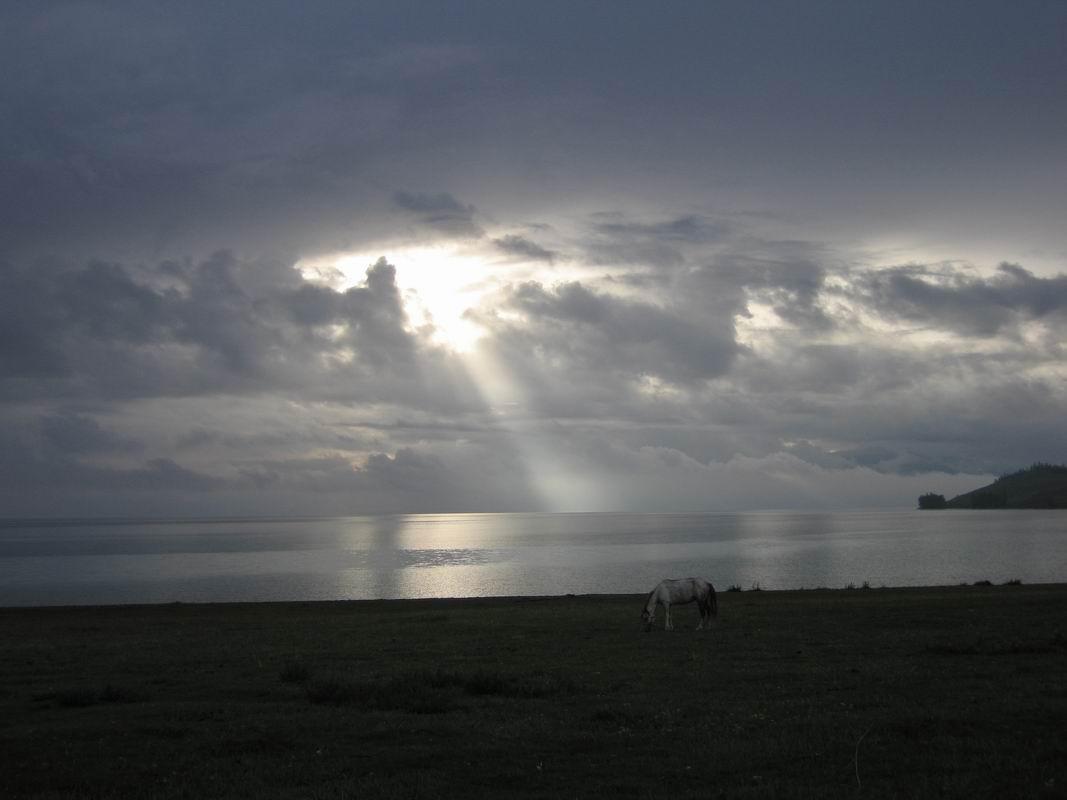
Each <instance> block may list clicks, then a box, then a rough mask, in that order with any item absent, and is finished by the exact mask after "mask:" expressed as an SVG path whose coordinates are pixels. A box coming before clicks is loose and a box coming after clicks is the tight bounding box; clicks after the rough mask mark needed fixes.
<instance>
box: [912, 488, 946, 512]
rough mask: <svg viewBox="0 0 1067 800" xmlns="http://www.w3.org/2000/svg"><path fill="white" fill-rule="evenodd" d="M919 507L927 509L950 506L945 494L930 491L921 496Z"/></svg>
mask: <svg viewBox="0 0 1067 800" xmlns="http://www.w3.org/2000/svg"><path fill="white" fill-rule="evenodd" d="M919 508H921V509H923V510H924V511H926V510H931V509H938V508H948V501H946V500H945V496H944V495H943V494H934V493H933V492H929V493H927V494H924V495H920V496H919Z"/></svg>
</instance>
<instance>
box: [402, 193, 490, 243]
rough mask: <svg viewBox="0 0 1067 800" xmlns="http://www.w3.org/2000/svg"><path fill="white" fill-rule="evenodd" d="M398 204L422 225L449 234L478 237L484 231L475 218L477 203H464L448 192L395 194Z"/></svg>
mask: <svg viewBox="0 0 1067 800" xmlns="http://www.w3.org/2000/svg"><path fill="white" fill-rule="evenodd" d="M393 202H395V203H396V205H397V207H399V208H401V209H403V210H404V211H407V212H409V213H410V214H412V215H413V216H414V217H415V218H416V219H417V220H418V221H419V223H420V224H422V225H425V226H426V227H428V228H433V229H434V230H436V231H437V232H439V233H442V234H444V235H446V236H456V237H466V238H478V237H480V236H482V235H483V234H484V231H483V230H482V229H481V228H480V227H479V226H478V224H477V223H476V222H475V221H474V215H475V213H476V211H475V208H474V206H469V205H468V206H465V205H463V204H462V203H460V202H459V201H458V200H457V199H456V198H454V197H453V196H452V195H450V194H448V193H447V192H441V193H440V194H413V193H411V192H397V193H396V194H395V195H393Z"/></svg>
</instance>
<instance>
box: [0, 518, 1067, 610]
mask: <svg viewBox="0 0 1067 800" xmlns="http://www.w3.org/2000/svg"><path fill="white" fill-rule="evenodd" d="M688 575H702V576H706V577H707V578H709V579H710V580H711V581H712V582H713V583H714V584H715V585H716V586H717V587H718V588H719V589H720V590H723V589H725V588H727V587H728V586H730V585H731V584H737V585H740V586H743V587H744V588H750V587H751V586H753V585H754V584H759V585H760V586H761V587H763V588H767V589H792V588H813V587H817V586H830V587H841V586H845V585H847V584H849V583H854V584H856V585H861V584H862V583H863V582H865V581H866V582H869V583H870V584H871V585H872V586H883V585H885V586H911V585H941V584H956V583H960V582H968V583H970V582H973V581H977V580H992V581H994V582H998V583H999V582H1003V581H1006V580H1009V579H1015V578H1017V579H1020V580H1023V581H1025V582H1027V583H1034V582H1060V581H1065V580H1067V512H1064V511H935V512H931V511H926V512H919V511H903V512H835V513H810V512H806V513H788V512H757V513H738V514H725V513H711V514H445V515H398V516H373V517H371V516H368V517H346V518H328V519H300V520H292V519H227V520H196V521H164V522H161V521H144V520H142V521H138V520H109V521H87V520H64V521H6V522H0V605H66V604H75V605H81V604H102V603H158V602H173V601H183V602H209V601H245V600H255V601H260V600H334V599H370V598H403V597H473V596H488V595H560V594H567V593H575V594H584V593H628V592H640V591H647V590H648V589H649V588H651V586H652V584H654V583H655V582H656V581H657V580H659V579H660V578H663V577H668V576H673V577H685V576H688Z"/></svg>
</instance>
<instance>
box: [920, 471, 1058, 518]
mask: <svg viewBox="0 0 1067 800" xmlns="http://www.w3.org/2000/svg"><path fill="white" fill-rule="evenodd" d="M947 505H948V508H983V509H984V508H1067V465H1064V464H1044V463H1036V464H1032V465H1031V466H1029V467H1027V468H1026V469H1021V470H1018V471H1017V472H1012V473H1009V474H1006V475H1002V476H1000V477H999V478H997V479H996V480H995V481H993V483H991V484H989V485H988V486H983V487H981V488H979V489H975V490H974V491H973V492H967V493H966V494H961V495H957V496H956V497H953V498H952V499H951V500H949V501H948V504H947ZM920 507H922V506H920Z"/></svg>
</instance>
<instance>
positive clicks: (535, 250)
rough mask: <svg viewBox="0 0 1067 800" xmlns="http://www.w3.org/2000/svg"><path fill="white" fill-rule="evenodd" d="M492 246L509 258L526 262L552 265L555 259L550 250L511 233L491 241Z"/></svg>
mask: <svg viewBox="0 0 1067 800" xmlns="http://www.w3.org/2000/svg"><path fill="white" fill-rule="evenodd" d="M493 245H494V246H495V247H496V248H497V249H498V250H500V251H501V252H503V253H506V254H507V255H509V256H515V257H516V258H520V259H523V260H527V261H544V262H545V263H548V264H552V263H554V262H555V260H556V258H557V253H555V252H553V251H552V250H547V249H546V248H544V247H541V245H539V244H537V243H536V242H531V241H530V240H529V239H527V238H525V237H523V236H518V235H516V234H513V233H509V234H508V235H507V236H502V237H500V238H499V239H493Z"/></svg>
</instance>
